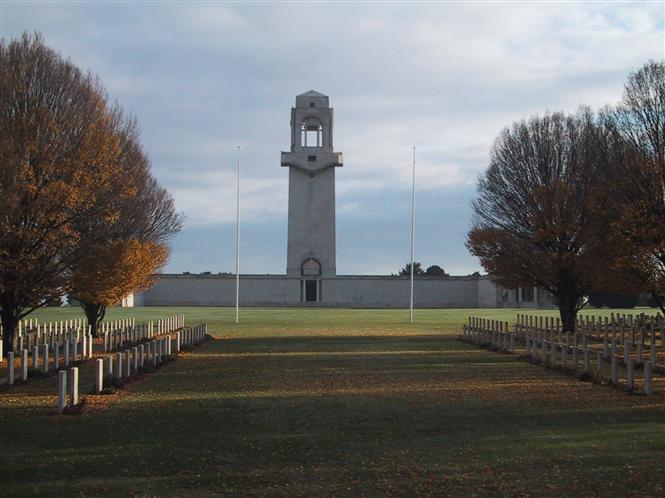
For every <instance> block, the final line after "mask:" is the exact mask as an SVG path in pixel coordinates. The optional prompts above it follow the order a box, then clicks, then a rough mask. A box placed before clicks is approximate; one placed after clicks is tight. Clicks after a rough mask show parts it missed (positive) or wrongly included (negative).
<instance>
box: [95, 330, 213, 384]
mask: <svg viewBox="0 0 665 498" xmlns="http://www.w3.org/2000/svg"><path fill="white" fill-rule="evenodd" d="M207 331H208V324H207V323H204V324H200V325H196V326H194V327H189V328H185V329H182V330H178V331H176V332H175V337H173V335H171V334H165V335H163V336H160V337H157V338H154V339H152V340H150V341H149V342H145V343H143V344H139V345H138V346H134V347H131V348H128V349H126V350H124V351H120V352H117V353H116V354H115V355H114V356H106V357H104V358H99V359H97V360H96V363H95V393H97V394H99V393H101V392H102V391H103V390H104V382H105V379H106V380H107V381H108V380H110V379H111V378H113V379H117V380H120V379H127V378H129V377H131V375H132V374H133V373H136V372H138V371H139V370H140V369H142V368H143V367H144V366H145V364H146V363H147V364H149V365H152V366H153V367H157V366H159V365H160V364H161V363H163V362H164V359H165V358H168V357H170V356H171V355H172V354H173V353H174V350H175V352H176V353H178V352H180V349H181V347H182V346H183V345H184V344H198V343H200V342H202V341H203V340H204V339H205V334H206V333H207Z"/></svg>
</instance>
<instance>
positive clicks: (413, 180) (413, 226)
mask: <svg viewBox="0 0 665 498" xmlns="http://www.w3.org/2000/svg"><path fill="white" fill-rule="evenodd" d="M415 248H416V146H415V145H414V146H413V173H412V178H411V302H410V305H409V323H413V253H414V251H415Z"/></svg>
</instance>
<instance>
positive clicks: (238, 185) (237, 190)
mask: <svg viewBox="0 0 665 498" xmlns="http://www.w3.org/2000/svg"><path fill="white" fill-rule="evenodd" d="M236 181H237V183H236V323H238V321H239V316H240V145H238V161H237V178H236Z"/></svg>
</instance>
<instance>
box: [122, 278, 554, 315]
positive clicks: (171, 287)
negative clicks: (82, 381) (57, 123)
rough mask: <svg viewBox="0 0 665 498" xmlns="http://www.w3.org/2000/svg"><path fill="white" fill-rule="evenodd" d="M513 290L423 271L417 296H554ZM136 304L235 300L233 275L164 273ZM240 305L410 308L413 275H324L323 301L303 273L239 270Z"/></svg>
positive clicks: (460, 303) (460, 301)
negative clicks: (303, 292) (304, 291)
mask: <svg viewBox="0 0 665 498" xmlns="http://www.w3.org/2000/svg"><path fill="white" fill-rule="evenodd" d="M514 294H515V293H514V291H509V290H507V289H503V288H501V287H498V286H496V285H495V284H494V283H492V281H491V280H490V279H489V278H487V277H420V278H417V279H416V281H415V286H414V302H415V306H416V307H420V308H478V307H483V308H485V307H490V308H491V307H508V306H519V307H523V306H524V307H526V306H539V305H540V306H543V305H545V306H547V305H551V302H548V301H543V302H540V303H517V302H516V301H515V298H514ZM134 301H135V305H136V306H233V305H235V278H234V277H233V276H232V275H189V274H164V275H161V276H160V278H159V281H158V282H157V284H156V285H155V286H154V287H153V288H152V289H150V290H148V291H147V292H145V293H143V294H138V295H136V296H135V298H134ZM240 304H241V306H304V305H312V306H340V307H357V308H407V307H408V306H409V279H408V278H404V277H391V276H374V275H339V276H337V277H335V278H324V279H322V284H321V301H320V302H316V303H302V302H300V279H299V278H290V277H287V276H285V275H241V277H240Z"/></svg>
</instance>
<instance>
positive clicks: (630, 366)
mask: <svg viewBox="0 0 665 498" xmlns="http://www.w3.org/2000/svg"><path fill="white" fill-rule="evenodd" d="M626 384H627V385H628V390H629V391H633V390H634V389H635V364H634V363H633V359H632V358H629V359H628V363H626Z"/></svg>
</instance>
